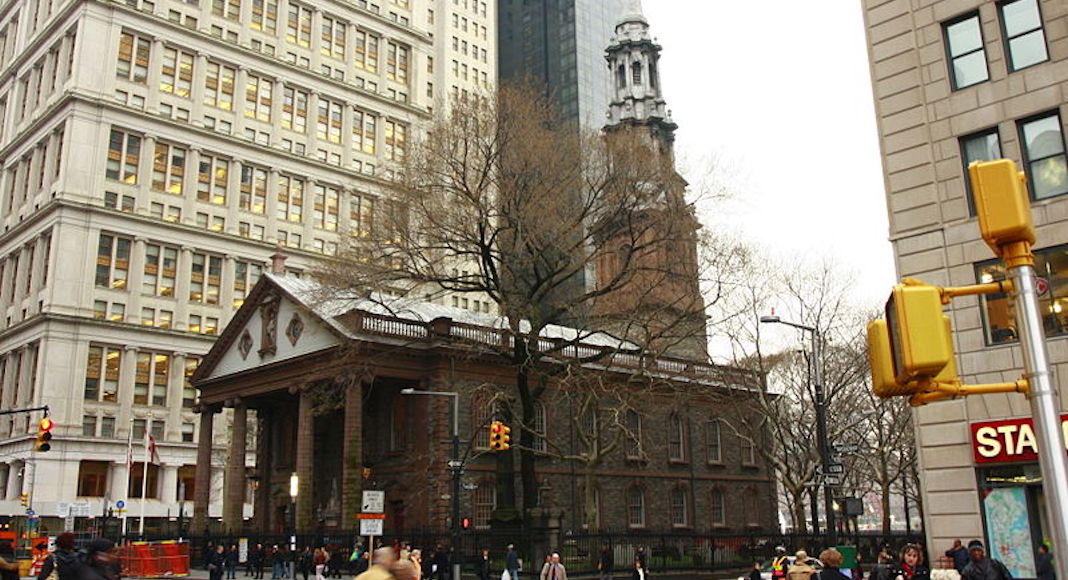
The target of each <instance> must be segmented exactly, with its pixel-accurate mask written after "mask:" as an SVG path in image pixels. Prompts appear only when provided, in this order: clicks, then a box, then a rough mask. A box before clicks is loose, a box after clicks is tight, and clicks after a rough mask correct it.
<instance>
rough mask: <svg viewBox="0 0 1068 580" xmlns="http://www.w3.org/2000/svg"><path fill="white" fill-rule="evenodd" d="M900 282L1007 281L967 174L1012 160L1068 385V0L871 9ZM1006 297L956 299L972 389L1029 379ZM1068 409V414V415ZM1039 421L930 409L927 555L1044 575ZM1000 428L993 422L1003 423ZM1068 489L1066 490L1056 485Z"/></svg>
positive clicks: (1014, 403)
mask: <svg viewBox="0 0 1068 580" xmlns="http://www.w3.org/2000/svg"><path fill="white" fill-rule="evenodd" d="M863 12H864V21H865V26H866V29H867V37H868V48H869V56H870V61H871V76H872V85H873V88H874V96H875V107H876V112H877V115H878V126H879V137H880V145H881V148H882V155H883V170H884V179H885V184H886V203H887V211H888V213H889V217H890V239H891V241H892V243H893V246H894V253H895V259H896V266H897V272H898V274H899V275H900V276H914V277H918V278H920V279H922V280H925V281H927V282H930V283H933V284H939V285H966V284H974V283H977V282H982V281H990V280H995V279H1000V278H1002V277H1004V275H1005V272H1004V269H1003V268H1002V267H1001V265H1000V264H998V263H996V262H994V260H993V256H992V254H991V252H990V250H989V249H988V248H987V246H986V244H985V243H983V241H982V239H981V238H980V236H979V231H978V225H977V221H976V218H975V216H974V210H973V209H972V206H971V201H970V194H969V191H968V183H967V171H966V169H965V167H966V166H967V164H968V163H969V162H971V161H974V160H984V159H992V158H998V157H1006V158H1011V159H1014V160H1016V161H1017V162H1018V163H1019V164H1020V166H1021V167H1022V168H1023V169H1024V170H1025V171H1026V173H1027V177H1028V181H1029V184H1028V187H1029V190H1030V195H1031V200H1032V206H1033V215H1034V220H1035V225H1036V228H1037V235H1038V243H1037V245H1036V268H1037V270H1038V275H1039V276H1041V277H1042V278H1044V279H1045V281H1046V282H1047V283H1048V284H1046V286H1048V288H1047V290H1046V291H1045V293H1044V294H1043V295H1042V296H1041V297H1040V304H1041V307H1042V309H1043V315H1044V324H1045V331H1046V335H1047V345H1048V349H1049V354H1050V357H1051V360H1052V364H1053V367H1054V368H1053V372H1054V380H1055V383H1056V385H1057V386H1058V388H1059V390H1060V393H1061V398H1062V399H1063V398H1064V396H1065V392H1064V391H1065V388H1068V381H1066V379H1065V377H1066V376H1068V163H1066V156H1065V116H1066V115H1068V106H1066V105H1068V103H1066V90H1068V4H1066V3H1065V2H1063V0H1011V1H1006V2H981V1H978V0H936V1H931V2H915V1H906V0H863ZM1013 310H1014V308H1013V304H1012V301H1011V299H1010V298H1009V297H1008V296H1004V295H991V296H987V297H984V298H975V297H968V298H958V299H955V300H953V303H952V305H951V306H950V307H949V308H948V309H947V311H948V312H949V313H950V316H951V318H952V321H953V329H954V343H955V347H956V352H957V363H958V366H959V368H960V372H961V375H962V378H963V379H964V380H965V382H971V383H979V382H1000V381H1007V380H1015V379H1016V378H1018V377H1019V376H1020V374H1021V372H1022V365H1023V359H1022V356H1021V352H1020V348H1019V346H1018V343H1017V340H1016V332H1015V328H1014V326H1015V322H1014V319H1013V315H1014V313H1013ZM1062 408H1063V403H1062ZM1029 415H1030V409H1029V406H1028V403H1027V401H1026V399H1025V398H1024V397H1023V396H1021V395H1004V394H1002V395H987V396H982V397H970V398H968V399H963V400H956V401H948V402H942V403H935V404H931V405H928V406H926V407H923V408H920V409H918V410H917V411H916V418H917V420H918V425H919V426H918V438H919V445H920V450H921V454H920V458H921V465H922V476H921V478H922V483H923V500H924V509H925V523H926V530H927V536H928V545H929V546H930V551H931V555H932V556H941V554H942V552H943V551H945V550H946V549H948V548H949V547H950V544H951V543H952V541H953V540H954V539H956V538H962V539H964V540H965V542H967V541H968V540H969V539H972V538H979V539H982V540H983V541H984V542H986V543H987V545H988V551H989V552H990V553H993V554H997V555H998V557H1000V558H1001V559H1002V560H1004V561H1005V562H1006V564H1008V565H1009V568H1010V570H1011V571H1012V572H1013V575H1014V576H1016V577H1024V578H1026V577H1034V576H1035V570H1034V559H1033V554H1034V550H1035V549H1036V548H1037V546H1038V543H1039V542H1040V541H1041V540H1042V539H1044V538H1047V537H1048V534H1049V531H1048V529H1047V526H1046V525H1045V523H1044V522H1043V518H1044V515H1043V510H1044V500H1043V493H1042V487H1043V485H1046V483H1045V482H1042V481H1041V475H1040V473H1039V469H1038V464H1037V460H1036V459H1035V453H1034V448H1033V439H1029V437H1028V433H1029V430H1030V426H1029V424H1028V422H1027V420H1028V418H1029ZM992 423H993V424H992ZM1056 483H1057V485H1068V482H1063V481H1062V482H1056Z"/></svg>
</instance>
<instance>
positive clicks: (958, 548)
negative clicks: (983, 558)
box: [946, 540, 968, 572]
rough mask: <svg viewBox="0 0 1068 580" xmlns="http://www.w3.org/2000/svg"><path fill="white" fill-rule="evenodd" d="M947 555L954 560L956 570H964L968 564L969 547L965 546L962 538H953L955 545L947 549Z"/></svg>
mask: <svg viewBox="0 0 1068 580" xmlns="http://www.w3.org/2000/svg"><path fill="white" fill-rule="evenodd" d="M946 557H947V558H951V559H952V560H953V569H954V570H956V571H957V572H963V571H964V567H965V566H967V565H968V548H965V547H964V544H962V543H961V541H960V540H953V547H952V548H950V549H948V550H946Z"/></svg>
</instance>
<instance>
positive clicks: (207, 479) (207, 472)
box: [191, 406, 217, 534]
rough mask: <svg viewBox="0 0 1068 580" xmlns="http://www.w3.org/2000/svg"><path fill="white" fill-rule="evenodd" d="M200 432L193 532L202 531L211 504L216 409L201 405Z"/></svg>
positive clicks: (205, 524)
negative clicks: (213, 423)
mask: <svg viewBox="0 0 1068 580" xmlns="http://www.w3.org/2000/svg"><path fill="white" fill-rule="evenodd" d="M199 412H200V433H199V439H198V440H197V476H196V484H195V489H194V494H193V529H192V530H191V532H192V533H194V534H201V533H203V532H204V530H205V528H206V527H207V523H208V507H209V506H210V505H211V446H212V440H213V439H214V437H213V430H212V422H213V421H214V419H215V413H216V412H217V409H213V408H211V407H205V406H201V408H200V410H199Z"/></svg>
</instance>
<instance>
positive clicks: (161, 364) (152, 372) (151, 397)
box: [133, 352, 171, 439]
mask: <svg viewBox="0 0 1068 580" xmlns="http://www.w3.org/2000/svg"><path fill="white" fill-rule="evenodd" d="M170 367H171V357H170V355H166V354H161V353H154V352H138V353H137V371H136V375H135V378H134V401H133V402H134V404H135V405H152V406H155V407H164V406H166V405H167V377H168V376H169V375H170ZM135 439H136V436H135Z"/></svg>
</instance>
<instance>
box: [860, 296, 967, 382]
mask: <svg viewBox="0 0 1068 580" xmlns="http://www.w3.org/2000/svg"><path fill="white" fill-rule="evenodd" d="M886 328H887V338H888V343H889V346H890V361H891V362H892V365H893V367H892V368H893V377H894V382H896V383H897V384H898V385H905V384H907V383H908V382H909V381H912V380H915V379H918V378H922V377H934V376H935V375H937V374H938V373H940V372H941V371H942V369H943V368H945V366H946V364H948V363H949V361H950V359H952V358H953V348H952V342H951V340H952V339H951V338H950V336H949V331H948V330H947V326H946V323H945V321H944V320H943V314H942V294H941V290H940V289H939V288H938V287H937V286H931V285H930V284H923V283H916V282H915V281H913V282H912V283H905V284H897V285H895V286H894V290H893V292H892V293H891V294H890V299H889V300H887V302H886ZM869 340H870V338H869ZM884 352H885V351H884ZM880 380H881V379H880ZM883 386H884V388H885V387H887V386H886V384H885V383H883Z"/></svg>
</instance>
